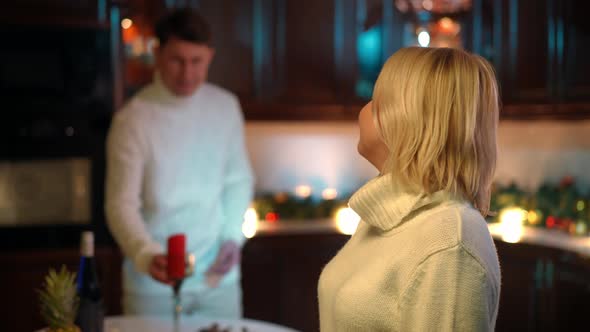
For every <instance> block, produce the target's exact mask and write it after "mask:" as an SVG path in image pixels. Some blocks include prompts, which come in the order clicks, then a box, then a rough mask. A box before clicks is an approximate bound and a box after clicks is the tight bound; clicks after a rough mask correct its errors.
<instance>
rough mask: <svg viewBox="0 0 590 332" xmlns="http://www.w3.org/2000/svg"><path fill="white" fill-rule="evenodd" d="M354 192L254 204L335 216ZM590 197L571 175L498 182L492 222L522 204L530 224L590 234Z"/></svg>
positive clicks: (270, 215)
mask: <svg viewBox="0 0 590 332" xmlns="http://www.w3.org/2000/svg"><path fill="white" fill-rule="evenodd" d="M349 197H350V195H344V196H342V198H338V199H333V200H325V199H313V198H311V197H307V198H300V197H297V196H294V195H292V194H289V193H284V192H281V193H266V194H262V195H260V196H258V197H257V198H256V200H255V201H254V208H255V209H256V211H257V212H258V214H259V216H260V218H261V219H264V220H267V221H277V220H289V221H301V222H304V221H306V220H314V219H324V218H332V217H333V216H334V215H335V213H336V211H337V210H338V209H339V208H342V207H345V206H347V203H348V198H349ZM589 205H590V197H589V196H588V195H583V194H582V193H581V192H580V191H579V190H578V189H577V188H576V187H575V185H574V181H573V179H572V178H571V177H565V178H564V179H563V180H562V181H561V182H560V183H558V184H549V183H546V184H543V185H542V186H541V187H540V188H539V189H538V190H537V191H536V192H533V193H530V192H526V191H524V190H522V189H520V188H519V187H518V186H516V185H515V184H511V185H509V186H498V185H496V186H494V188H493V190H492V196H491V201H490V211H492V212H495V216H493V217H490V218H488V221H489V222H497V221H499V216H500V214H501V212H502V211H503V210H504V209H507V208H514V207H517V208H521V209H524V210H525V211H527V212H528V213H527V218H526V220H525V221H524V223H525V224H526V225H529V226H534V227H545V228H551V229H553V228H555V229H562V230H564V231H568V232H570V233H572V234H578V235H587V230H588V229H590V209H589Z"/></svg>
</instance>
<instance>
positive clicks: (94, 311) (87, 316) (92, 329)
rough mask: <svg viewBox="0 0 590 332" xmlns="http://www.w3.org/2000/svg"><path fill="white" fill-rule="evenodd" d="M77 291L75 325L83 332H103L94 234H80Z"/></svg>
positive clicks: (102, 314) (102, 312)
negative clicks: (77, 301) (78, 300)
mask: <svg viewBox="0 0 590 332" xmlns="http://www.w3.org/2000/svg"><path fill="white" fill-rule="evenodd" d="M80 242H81V243H80V269H79V271H78V277H77V291H78V296H79V297H80V307H79V309H78V315H77V317H76V325H78V326H79V327H80V329H81V330H82V331H83V332H103V325H104V309H103V302H102V294H101V291H100V285H99V282H98V273H97V271H96V260H95V258H94V234H93V233H92V232H88V231H87V232H82V237H81V241H80Z"/></svg>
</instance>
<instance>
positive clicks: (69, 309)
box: [39, 266, 80, 332]
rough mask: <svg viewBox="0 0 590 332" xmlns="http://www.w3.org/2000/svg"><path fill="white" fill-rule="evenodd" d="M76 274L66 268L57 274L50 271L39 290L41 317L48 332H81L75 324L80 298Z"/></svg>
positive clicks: (52, 270) (62, 268) (63, 267)
mask: <svg viewBox="0 0 590 332" xmlns="http://www.w3.org/2000/svg"><path fill="white" fill-rule="evenodd" d="M75 280H76V273H71V272H69V271H68V270H67V269H66V267H65V266H62V267H61V270H60V271H59V273H58V272H56V271H55V270H54V269H50V270H49V274H48V275H47V276H45V283H44V284H43V289H41V290H39V300H40V301H41V317H42V318H43V320H45V323H47V325H48V327H49V328H48V330H47V331H48V332H80V328H78V327H77V326H76V325H75V324H74V319H75V317H76V313H77V312H78V305H79V301H80V300H79V298H78V296H77V294H76V282H75Z"/></svg>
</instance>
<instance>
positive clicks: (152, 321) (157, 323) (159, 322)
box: [104, 315, 295, 332]
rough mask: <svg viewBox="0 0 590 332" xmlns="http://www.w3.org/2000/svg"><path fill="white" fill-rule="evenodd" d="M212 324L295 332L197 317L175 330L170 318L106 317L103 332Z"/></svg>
mask: <svg viewBox="0 0 590 332" xmlns="http://www.w3.org/2000/svg"><path fill="white" fill-rule="evenodd" d="M213 323H217V324H218V327H219V328H220V329H229V331H231V332H245V331H247V332H295V330H293V329H290V328H287V327H284V326H280V325H276V324H272V323H267V322H261V321H256V320H251V319H239V320H234V319H214V318H207V317H203V316H198V315H196V316H183V317H182V318H181V319H180V324H179V326H178V329H176V330H175V329H174V324H173V321H172V317H170V318H166V317H150V316H116V317H107V318H106V319H105V330H104V332H135V331H137V332H176V331H178V332H198V331H199V329H202V328H208V327H211V325H213ZM244 328H245V330H244Z"/></svg>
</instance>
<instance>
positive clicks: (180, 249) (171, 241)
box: [168, 234, 186, 280]
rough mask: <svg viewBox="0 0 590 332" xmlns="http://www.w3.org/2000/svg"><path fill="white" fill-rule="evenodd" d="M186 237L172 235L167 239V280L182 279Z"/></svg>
mask: <svg viewBox="0 0 590 332" xmlns="http://www.w3.org/2000/svg"><path fill="white" fill-rule="evenodd" d="M185 250H186V235H184V234H174V235H172V236H170V237H169V238H168V278H170V279H172V280H180V279H183V278H184V273H185V271H184V270H185V262H184V256H185Z"/></svg>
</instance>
